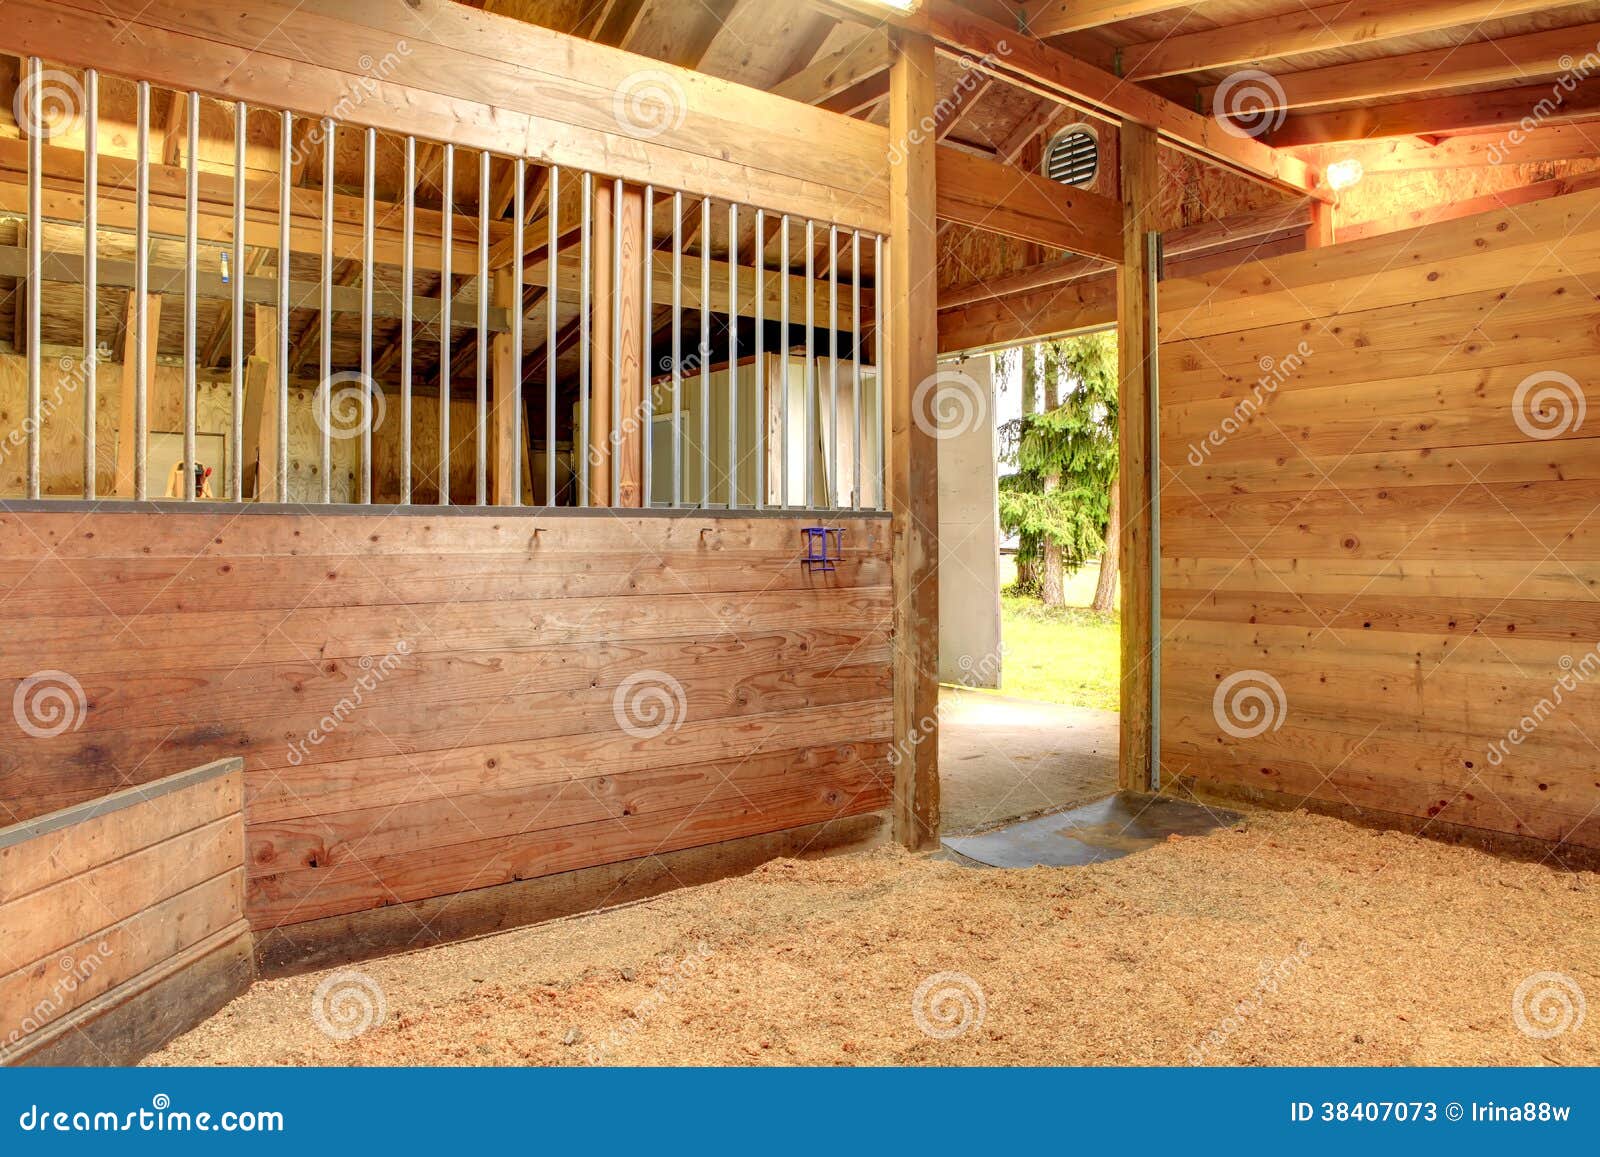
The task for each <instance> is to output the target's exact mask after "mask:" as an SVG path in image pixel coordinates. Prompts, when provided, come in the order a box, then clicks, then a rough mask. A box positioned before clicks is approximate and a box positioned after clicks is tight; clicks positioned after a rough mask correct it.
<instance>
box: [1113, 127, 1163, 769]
mask: <svg viewBox="0 0 1600 1157" xmlns="http://www.w3.org/2000/svg"><path fill="white" fill-rule="evenodd" d="M1121 149H1122V215H1123V217H1122V219H1123V230H1122V242H1123V257H1122V264H1121V265H1120V266H1119V267H1118V268H1117V362H1118V367H1117V368H1118V373H1119V375H1120V380H1121V384H1120V387H1119V389H1118V410H1117V412H1118V426H1119V431H1120V433H1119V462H1118V477H1117V488H1118V492H1119V494H1118V497H1119V501H1120V505H1121V513H1122V538H1121V559H1122V568H1121V581H1122V742H1121V752H1120V757H1119V759H1118V761H1117V782H1118V785H1119V786H1121V787H1122V788H1123V789H1124V790H1132V791H1148V790H1150V788H1151V787H1152V786H1153V785H1154V783H1155V779H1154V774H1153V773H1154V770H1155V767H1156V764H1155V762H1154V761H1155V760H1156V759H1157V758H1159V753H1157V752H1155V751H1152V750H1151V747H1152V744H1151V734H1152V732H1151V725H1152V713H1151V688H1152V687H1153V681H1152V673H1153V672H1152V667H1151V649H1152V644H1153V642H1154V635H1153V632H1154V631H1155V630H1156V629H1158V627H1157V624H1156V623H1155V622H1154V621H1153V616H1152V615H1151V607H1150V599H1151V592H1152V590H1153V586H1152V580H1153V574H1152V570H1151V560H1150V535H1151V530H1152V528H1153V525H1154V522H1153V519H1152V516H1151V505H1150V504H1151V497H1152V496H1151V490H1150V465H1151V458H1150V456H1151V455H1152V454H1153V453H1155V448H1154V446H1153V445H1152V444H1151V431H1150V381H1151V374H1152V372H1153V370H1154V368H1155V364H1156V362H1155V359H1156V357H1157V354H1158V351H1157V349H1156V348H1155V347H1154V344H1153V343H1152V340H1151V334H1150V320H1151V317H1152V310H1153V309H1154V305H1155V303H1154V302H1153V301H1152V300H1151V298H1150V283H1151V278H1150V258H1149V254H1148V252H1147V250H1146V247H1145V234H1146V233H1148V232H1149V231H1150V230H1152V229H1154V228H1156V227H1157V224H1156V222H1157V210H1158V208H1159V205H1160V191H1161V166H1160V159H1159V156H1158V152H1159V150H1158V148H1157V143H1156V134H1155V132H1154V130H1152V129H1150V128H1147V127H1146V126H1144V125H1141V124H1137V123H1135V122H1133V121H1123V122H1122V134H1121Z"/></svg>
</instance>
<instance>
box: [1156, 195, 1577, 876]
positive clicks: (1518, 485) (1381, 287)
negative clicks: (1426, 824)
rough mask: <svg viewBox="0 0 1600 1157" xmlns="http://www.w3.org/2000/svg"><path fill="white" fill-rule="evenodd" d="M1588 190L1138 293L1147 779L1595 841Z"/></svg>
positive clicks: (1569, 840) (1539, 836)
mask: <svg viewBox="0 0 1600 1157" xmlns="http://www.w3.org/2000/svg"><path fill="white" fill-rule="evenodd" d="M1597 286H1600V193H1594V192H1585V193H1578V194H1574V195H1572V196H1568V197H1561V198H1556V199H1553V200H1550V201H1547V202H1544V203H1541V204H1537V205H1528V206H1518V207H1516V208H1515V209H1514V210H1502V211H1498V212H1494V213H1487V214H1483V215H1480V216H1475V217H1468V218H1462V219H1460V220H1456V221H1450V222H1446V223H1440V224H1435V225H1430V226H1427V227H1425V228H1422V229H1416V230H1408V231H1406V232H1403V233H1400V234H1394V235H1389V236H1384V237H1375V238H1371V239H1367V240H1362V241H1358V242H1355V243H1351V244H1346V245H1339V246H1335V247H1331V248H1325V249H1316V250H1308V251H1306V252H1303V253H1296V254H1291V255H1287V256H1283V257H1278V258H1274V259H1272V260H1268V261H1263V262H1252V263H1250V264H1247V265H1242V266H1238V267H1236V268H1234V269H1231V270H1222V271H1215V272H1212V273H1208V274H1205V275H1202V276H1200V277H1196V278H1191V279H1184V280H1176V281H1169V282H1167V283H1165V284H1163V286H1162V291H1161V311H1162V337H1163V345H1162V356H1161V379H1162V380H1161V388H1162V432H1161V433H1162V437H1161V455H1162V463H1163V476H1164V486H1163V498H1162V502H1163V519H1162V523H1163V525H1162V536H1163V537H1162V546H1163V567H1162V569H1163V583H1164V598H1163V603H1162V633H1163V637H1164V639H1165V650H1164V652H1163V664H1162V679H1163V694H1162V711H1163V743H1162V760H1163V768H1164V773H1165V775H1166V776H1168V777H1172V776H1190V777H1193V778H1195V779H1197V780H1200V781H1210V782H1213V783H1221V784H1227V785H1230V786H1235V787H1240V786H1242V787H1246V788H1258V789H1263V790H1266V791H1271V792H1276V793H1281V794H1283V795H1285V796H1287V797H1288V798H1290V799H1292V800H1296V801H1298V800H1302V799H1316V800H1320V801H1326V802H1329V803H1331V804H1335V805H1354V806H1356V807H1358V808H1360V809H1362V810H1373V811H1379V812H1389V813H1401V814H1404V815H1408V816H1414V817H1425V818H1435V819H1437V820H1439V821H1441V822H1447V823H1451V824H1460V825H1466V826H1469V827H1475V828H1483V829H1489V830H1492V831H1496V832H1504V833H1512V834H1515V835H1519V836H1530V837H1534V838H1537V839H1543V840H1550V841H1565V842H1567V843H1570V844H1576V845H1582V846H1586V847H1600V810H1597V808H1596V805H1597V803H1600V772H1597V771H1596V767H1597V766H1600V759H1597V757H1596V748H1595V742H1596V741H1600V653H1597V651H1596V648H1597V647H1600V602H1597V601H1596V598H1597V592H1600V521H1597V518H1596V516H1597V515H1600V422H1597V421H1596V416H1595V414H1594V413H1588V414H1587V415H1585V411H1586V410H1588V409H1589V408H1590V406H1589V403H1590V402H1592V401H1595V400H1600V398H1597V397H1596V389H1597V387H1600V336H1597V335H1600V293H1597V289H1596V287H1597Z"/></svg>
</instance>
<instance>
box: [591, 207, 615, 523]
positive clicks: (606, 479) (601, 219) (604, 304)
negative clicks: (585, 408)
mask: <svg viewBox="0 0 1600 1157" xmlns="http://www.w3.org/2000/svg"><path fill="white" fill-rule="evenodd" d="M614 204H615V202H614V200H613V198H612V195H611V182H610V181H607V180H600V179H597V180H596V181H595V183H594V224H593V229H592V232H591V233H590V237H591V248H590V252H591V253H592V254H593V255H594V260H593V278H594V280H593V285H594V308H593V309H592V310H591V311H590V314H589V318H590V322H589V365H590V369H591V373H590V378H589V381H590V383H591V388H590V391H589V451H588V452H589V505H590V506H610V505H611V374H612V370H613V368H614V367H613V366H612V359H611V319H612V316H613V310H614V308H615V302H614V301H613V300H612V284H611V247H612V246H613V245H614V244H615V243H616V229H615V227H614V224H613V220H612V215H613V212H614V209H613V206H614Z"/></svg>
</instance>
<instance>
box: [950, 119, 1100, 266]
mask: <svg viewBox="0 0 1600 1157" xmlns="http://www.w3.org/2000/svg"><path fill="white" fill-rule="evenodd" d="M935 166H936V174H935V175H936V178H937V181H938V197H937V205H938V215H939V217H940V218H942V219H943V220H946V221H955V222H957V223H958V224H961V225H970V226H972V227H973V228H976V229H987V230H989V231H990V232H993V233H1004V234H1005V235H1007V236H1008V237H1019V238H1021V239H1022V240H1024V241H1033V242H1036V243H1038V244H1040V245H1048V246H1051V247H1052V248H1055V249H1067V250H1070V251H1072V252H1073V253H1082V254H1084V255H1086V256H1089V257H1099V258H1101V259H1103V260H1105V261H1113V262H1115V261H1121V260H1122V206H1121V205H1120V204H1119V203H1118V202H1117V201H1114V200H1112V199H1111V198H1110V197H1102V196H1100V195H1099V194H1098V193H1091V192H1088V191H1087V190H1085V189H1072V188H1068V187H1067V186H1065V185H1062V184H1060V183H1058V182H1056V181H1052V180H1049V179H1048V178H1046V177H1041V176H1039V175H1038V174H1037V173H1030V172H1028V171H1026V170H1025V169H1019V168H1016V167H1015V166H1013V165H1006V164H1002V163H1001V162H999V161H987V160H984V159H983V158H981V157H974V156H971V155H970V154H968V153H965V152H962V151H961V150H959V149H953V148H951V147H950V146H948V145H941V146H939V151H938V154H937V156H936V158H935Z"/></svg>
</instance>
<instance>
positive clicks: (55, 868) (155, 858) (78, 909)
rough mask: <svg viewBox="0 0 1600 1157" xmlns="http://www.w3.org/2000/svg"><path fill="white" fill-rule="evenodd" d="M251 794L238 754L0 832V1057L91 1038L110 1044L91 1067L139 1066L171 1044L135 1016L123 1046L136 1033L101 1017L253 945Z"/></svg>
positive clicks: (25, 1055)
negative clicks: (247, 817) (248, 837)
mask: <svg viewBox="0 0 1600 1157" xmlns="http://www.w3.org/2000/svg"><path fill="white" fill-rule="evenodd" d="M22 742H27V740H26V739H25V740H23V741H22ZM243 803H244V777H243V772H242V770H241V768H240V766H239V761H238V760H236V759H235V760H227V761H225V762H224V763H219V764H216V765H213V766H209V767H204V768H200V769H196V770H195V771H193V772H183V773H179V774H178V775H176V776H172V777H168V778H166V779H163V780H159V781H156V782H154V783H151V784H148V785H146V786H145V787H144V788H143V789H134V790H126V789H125V790H124V791H122V792H120V793H117V794H116V795H114V796H112V797H111V798H110V799H105V798H101V799H97V800H95V801H93V803H86V804H84V805H80V806H79V807H77V808H74V809H70V810H69V811H68V812H66V813H63V814H56V815H51V816H49V817H46V818H45V819H43V820H41V821H40V822H39V823H37V824H36V825H28V824H21V825H12V826H10V827H6V828H0V1062H5V1061H15V1060H19V1059H21V1060H24V1061H27V1060H33V1059H36V1058H37V1054H39V1053H40V1052H41V1051H42V1050H49V1049H51V1048H57V1047H60V1044H61V1042H62V1041H63V1040H64V1039H65V1038H66V1037H67V1036H69V1035H79V1036H81V1035H84V1034H86V1033H87V1034H90V1035H91V1036H92V1037H95V1038H96V1039H99V1040H100V1041H101V1042H102V1044H103V1049H104V1050H109V1052H108V1053H107V1054H106V1055H101V1056H98V1057H96V1056H95V1055H94V1050H90V1054H89V1056H88V1060H89V1063H100V1064H128V1063H131V1062H132V1061H134V1060H137V1059H138V1057H139V1055H142V1053H143V1052H144V1051H146V1050H147V1049H149V1048H153V1047H156V1046H157V1045H159V1044H160V1043H162V1042H161V1041H159V1040H150V1039H138V1037H139V1030H138V1027H137V1026H136V1025H131V1026H127V1028H131V1029H132V1038H133V1041H132V1043H133V1044H134V1046H135V1047H132V1048H122V1047H119V1043H118V1042H124V1041H126V1040H127V1039H128V1032H127V1031H126V1029H125V1030H124V1031H121V1032H114V1033H97V1032H96V1030H94V1029H92V1028H91V1022H92V1021H95V1020H98V1019H100V1018H101V1017H102V1016H105V1015H106V1014H108V1013H112V1012H113V1011H114V1010H115V1009H117V1008H120V1007H122V1006H124V1005H127V1004H129V1003H130V1002H134V1001H137V1000H138V999H139V998H140V996H141V995H142V994H144V993H145V992H146V991H147V990H149V989H151V988H154V987H155V986H156V985H158V984H159V983H161V982H162V981H164V980H166V979H168V978H169V977H170V976H171V975H172V974H173V973H174V972H176V971H181V970H183V969H185V968H189V967H192V966H195V965H198V964H200V963H201V962H202V961H203V960H204V959H205V958H206V957H207V956H210V955H211V954H213V953H214V952H216V951H218V950H222V949H225V948H227V947H228V946H229V945H231V944H232V943H233V942H235V941H237V940H239V939H240V938H241V937H243V938H244V939H245V940H246V941H248V938H249V929H248V927H247V925H246V924H245V922H244V892H245V871H244V856H245V846H244V820H243V816H242V813H241V808H242V806H243ZM245 957H246V959H248V951H246V953H245ZM213 1011H214V1006H212V1005H210V1004H208V1005H207V1006H206V1007H204V1008H199V1009H196V1010H194V1015H193V1016H190V1017H188V1018H187V1019H186V1018H185V1017H184V1016H182V1015H179V1016H177V1017H175V1018H169V1020H170V1023H172V1024H175V1025H177V1026H178V1027H180V1028H183V1027H188V1026H189V1025H191V1024H193V1023H195V1022H197V1021H198V1020H200V1019H203V1018H204V1017H205V1016H207V1015H209V1014H210V1013H211V1012H213ZM143 1019H146V1020H148V1019H149V1018H148V1017H146V1018H143ZM73 1047H77V1046H73Z"/></svg>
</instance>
